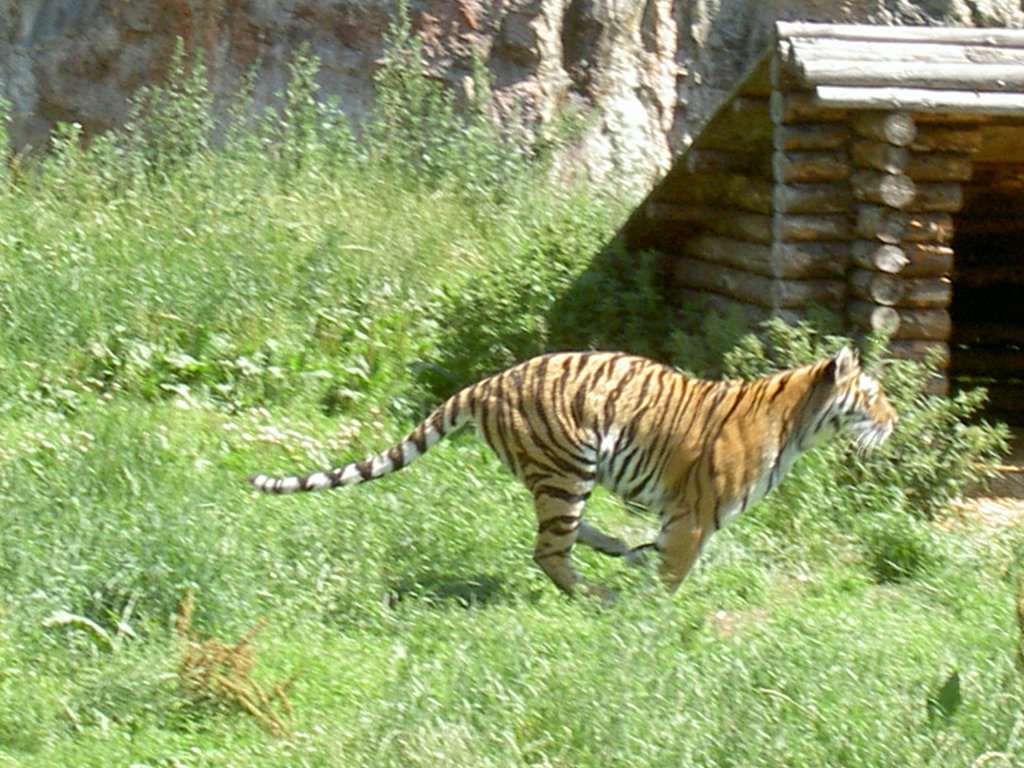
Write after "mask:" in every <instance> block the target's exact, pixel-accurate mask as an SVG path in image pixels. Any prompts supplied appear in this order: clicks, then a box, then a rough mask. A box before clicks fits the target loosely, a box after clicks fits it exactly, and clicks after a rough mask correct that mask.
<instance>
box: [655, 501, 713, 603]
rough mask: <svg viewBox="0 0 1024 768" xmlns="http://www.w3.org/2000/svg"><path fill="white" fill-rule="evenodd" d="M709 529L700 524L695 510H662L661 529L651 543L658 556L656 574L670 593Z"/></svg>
mask: <svg viewBox="0 0 1024 768" xmlns="http://www.w3.org/2000/svg"><path fill="white" fill-rule="evenodd" d="M710 533H711V531H710V530H707V529H706V528H705V527H704V526H703V525H702V524H701V522H700V520H699V516H698V514H697V512H696V510H690V509H673V510H670V511H667V512H664V513H662V523H661V531H660V532H659V533H658V538H657V540H656V541H655V544H654V546H655V548H656V549H657V550H658V555H659V556H660V558H661V561H660V563H659V564H658V575H659V576H661V580H662V582H663V583H664V584H665V587H666V589H668V591H669V593H670V594H671V593H674V592H675V591H676V590H677V589H679V585H680V584H681V583H682V581H683V579H685V578H686V575H687V574H688V573H689V572H690V569H691V568H692V567H693V564H694V562H696V560H697V556H698V555H700V551H701V549H703V548H704V542H706V541H707V539H708V536H709V535H710Z"/></svg>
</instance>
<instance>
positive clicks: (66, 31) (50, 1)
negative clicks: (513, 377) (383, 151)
mask: <svg viewBox="0 0 1024 768" xmlns="http://www.w3.org/2000/svg"><path fill="white" fill-rule="evenodd" d="M1021 5H1022V4H1021V2H1011V1H1009V0H920V1H918V2H911V1H910V0H842V1H841V0H409V9H410V16H411V19H412V23H413V28H414V30H415V31H416V32H417V33H418V34H419V35H420V36H421V38H422V40H423V42H424V50H425V52H426V54H427V56H428V59H429V65H430V68H431V71H432V73H433V74H435V75H436V76H437V77H439V78H443V79H445V80H446V81H448V82H449V83H450V84H451V86H452V87H453V88H454V89H456V92H457V93H458V92H461V91H463V90H464V89H465V88H466V87H467V85H468V83H469V82H470V80H469V75H470V68H471V54H472V51H474V50H475V51H476V52H477V54H478V55H479V56H480V57H481V58H482V60H483V61H484V62H485V63H486V65H487V67H488V69H489V70H490V72H491V74H492V76H493V78H494V82H495V95H496V101H497V103H498V106H499V112H500V113H501V114H502V115H504V116H505V117H506V118H507V117H508V116H510V115H512V114H518V115H520V116H522V117H525V119H526V124H527V125H536V124H537V123H538V122H545V121H550V120H552V119H553V118H555V117H556V116H557V115H559V114H561V113H562V112H563V111H564V110H566V109H569V108H580V109H582V111H583V112H584V114H586V115H587V116H588V119H587V120H586V121H585V129H584V132H583V136H582V137H581V140H580V143H579V145H578V147H577V148H576V150H575V151H574V152H573V153H571V155H569V156H568V157H566V158H564V160H563V162H564V163H565V165H566V167H567V168H569V169H572V170H573V171H577V172H585V173H587V174H590V175H592V176H604V177H607V176H609V175H612V176H617V177H619V178H622V179H632V180H639V181H641V182H642V181H646V180H648V179H649V178H650V177H652V176H654V175H657V174H658V173H660V172H661V171H662V170H664V169H665V168H666V167H667V166H668V164H669V163H670V161H671V159H672V157H673V156H674V155H675V154H677V153H678V152H679V151H681V150H682V149H683V148H685V146H686V144H687V142H688V141H689V137H690V136H691V135H692V134H693V132H694V131H695V130H697V129H699V127H700V125H701V124H702V122H703V121H704V120H705V119H707V117H708V116H709V114H710V113H711V111H712V110H713V109H714V107H715V106H716V104H717V103H718V102H719V101H720V100H721V98H722V97H723V95H724V94H725V93H727V92H728V89H729V88H730V87H731V86H732V84H733V83H734V82H735V81H736V79H737V78H738V77H739V75H740V74H741V73H742V72H743V70H744V69H745V67H746V66H747V65H748V64H749V63H750V62H751V61H752V59H753V58H754V57H755V56H756V55H757V53H758V51H760V50H761V49H762V47H763V46H764V45H765V43H766V42H767V39H768V34H769V30H770V27H771V23H772V22H773V21H774V20H775V19H778V18H785V19H804V20H814V21H860V22H871V23H878V24H962V25H966V26H1021V25H1024V11H1022V8H1021ZM394 9H395V0H0V93H2V94H3V96H4V97H5V98H6V99H7V100H8V101H9V102H10V104H11V131H12V136H13V138H14V141H15V144H16V146H17V147H18V148H20V149H24V148H27V147H40V146H43V145H45V142H46V140H47V135H48V133H49V131H50V129H51V128H52V126H53V124H54V123H55V122H58V121H65V122H68V121H75V122H78V123H81V124H82V125H83V127H84V128H85V129H86V131H89V132H95V131H102V130H104V129H106V128H109V127H111V126H113V125H117V124H118V123H119V122H121V121H122V120H124V118H125V114H126V106H127V105H126V98H127V96H128V95H129V94H130V93H132V92H133V91H134V90H135V89H136V88H138V87H139V86H140V85H143V84H145V83H152V82H155V81H159V79H160V78H161V77H162V76H163V75H164V73H165V71H166V65H167V61H168V57H169V55H170V52H171V51H172V49H173V46H174V42H175V39H176V38H177V37H181V38H183V39H184V40H185V41H186V46H187V49H188V50H189V51H193V52H194V51H196V50H201V51H202V52H203V54H204V57H205V61H206V62H207V64H208V66H209V71H210V78H211V84H212V87H213V89H214V92H215V93H218V94H221V95H225V94H228V93H230V92H232V91H233V90H235V89H236V88H237V85H238V82H239V79H240V77H241V76H242V75H243V74H244V73H246V72H247V71H249V70H250V69H251V68H253V67H255V68H256V70H257V72H258V78H257V96H258V98H259V100H260V101H261V102H264V103H271V102H272V101H273V100H274V97H275V94H277V93H279V92H280V91H281V90H282V88H283V86H284V83H285V80H286V77H287V62H288V58H289V54H290V52H291V51H292V50H293V49H294V47H295V46H296V45H298V44H299V43H301V42H308V43H309V44H310V45H311V46H312V49H313V51H314V52H315V53H316V54H317V55H318V56H319V57H320V59H321V60H322V61H323V64H324V69H323V72H322V75H321V80H320V83H321V86H322V88H323V90H324V92H325V93H327V94H335V95H337V96H339V97H340V99H341V104H342V107H343V108H344V109H345V111H346V112H347V113H348V114H349V115H350V116H351V117H353V118H354V119H356V120H358V119H359V117H360V116H361V115H363V114H365V112H366V110H367V109H368V107H369V105H370V104H371V103H372V100H373V87H372V75H373V71H374V67H375V66H376V62H377V61H378V60H379V59H380V56H381V52H382V38H383V37H384V35H385V33H386V30H387V28H388V25H389V23H390V21H391V19H392V17H393V13H394Z"/></svg>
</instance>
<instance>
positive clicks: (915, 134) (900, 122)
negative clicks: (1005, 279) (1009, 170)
mask: <svg viewBox="0 0 1024 768" xmlns="http://www.w3.org/2000/svg"><path fill="white" fill-rule="evenodd" d="M852 126H853V128H854V131H855V134H856V138H854V140H853V142H852V144H851V148H850V155H851V158H852V159H853V161H854V166H855V169H854V171H853V174H852V175H851V186H852V188H853V195H854V197H855V199H856V201H857V203H856V212H855V218H856V224H855V234H856V238H857V239H856V240H855V241H854V243H853V247H852V250H851V262H852V269H851V271H850V275H849V288H850V301H849V303H848V305H847V314H848V317H849V320H850V322H851V323H852V324H853V325H854V326H855V327H857V328H859V329H861V330H864V331H878V330H881V331H883V332H885V333H886V334H887V335H888V336H889V337H890V339H891V343H890V351H891V353H892V354H893V355H894V356H896V357H906V358H921V357H924V356H925V355H926V354H928V353H934V352H937V353H938V354H939V356H940V360H941V365H942V368H943V370H945V369H946V368H948V365H949V358H950V347H949V338H950V334H951V332H952V321H951V319H950V315H949V306H950V303H951V301H952V296H953V288H952V279H951V274H952V268H953V250H952V248H951V247H950V241H951V240H952V237H953V219H952V214H953V213H955V212H956V211H958V210H959V209H960V207H961V205H962V204H963V192H962V183H963V182H964V181H965V180H967V179H968V178H969V176H970V173H971V156H970V155H971V152H972V151H975V150H976V149H977V147H978V132H977V130H976V129H974V128H971V127H966V128H965V127H963V126H953V125H942V124H941V123H932V122H928V121H918V120H915V119H914V117H913V116H912V115H910V114H909V113H906V112H861V113H858V115H857V116H856V118H855V119H854V120H853V121H852ZM946 386H947V384H946V382H945V377H943V381H942V382H937V386H936V387H935V388H936V389H939V390H942V391H944V390H945V388H946Z"/></svg>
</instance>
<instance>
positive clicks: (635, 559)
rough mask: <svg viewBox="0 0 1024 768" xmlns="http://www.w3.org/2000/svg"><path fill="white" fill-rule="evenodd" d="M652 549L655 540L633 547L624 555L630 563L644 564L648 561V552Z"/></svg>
mask: <svg viewBox="0 0 1024 768" xmlns="http://www.w3.org/2000/svg"><path fill="white" fill-rule="evenodd" d="M652 549H654V542H653V541H652V542H649V543H647V544H641V545H639V546H637V547H633V548H632V549H631V550H629V552H627V553H626V554H625V555H623V557H624V558H625V560H626V562H627V563H628V564H629V565H643V564H644V563H646V562H647V553H648V552H649V551H650V550H652Z"/></svg>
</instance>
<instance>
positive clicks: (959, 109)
mask: <svg viewBox="0 0 1024 768" xmlns="http://www.w3.org/2000/svg"><path fill="white" fill-rule="evenodd" d="M776 66H778V68H779V71H778V72H777V77H778V82H780V83H785V84H787V85H790V86H792V87H795V88H800V89H811V90H813V92H814V95H815V97H816V99H817V101H818V102H819V103H820V104H821V105H822V106H835V107H844V108H852V109H900V110H906V111H912V112H938V113H960V114H964V113H967V114H985V115H1015V116H1019V115H1024V30H1016V29H965V28H955V27H879V26H865V25H844V24H806V23H786V22H779V23H778V24H777V25H776Z"/></svg>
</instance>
